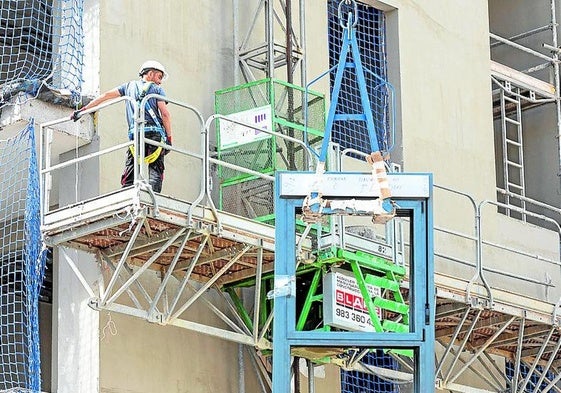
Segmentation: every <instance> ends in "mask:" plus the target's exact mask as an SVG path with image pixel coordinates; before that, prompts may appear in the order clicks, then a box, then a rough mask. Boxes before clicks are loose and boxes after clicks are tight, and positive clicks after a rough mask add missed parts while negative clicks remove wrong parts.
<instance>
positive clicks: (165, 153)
mask: <svg viewBox="0 0 561 393" xmlns="http://www.w3.org/2000/svg"><path fill="white" fill-rule="evenodd" d="M166 145H168V146H173V145H172V143H171V135H167V136H166ZM170 151H171V150H170V149H164V155H167V154H169V152H170Z"/></svg>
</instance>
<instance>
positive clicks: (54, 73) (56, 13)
mask: <svg viewBox="0 0 561 393" xmlns="http://www.w3.org/2000/svg"><path fill="white" fill-rule="evenodd" d="M82 17H83V0H58V1H54V0H33V1H21V0H17V1H15V0H0V56H1V59H2V60H1V61H0V93H1V94H2V95H1V97H0V108H1V107H3V106H5V105H8V104H21V103H22V102H25V101H26V100H29V99H31V98H35V97H36V96H37V95H38V94H39V92H40V90H41V87H43V86H44V87H47V88H49V89H55V90H58V91H59V92H61V93H63V94H65V95H68V96H69V97H70V99H75V100H78V98H79V96H80V91H81V86H82V66H83V54H84V53H83V52H84V49H83V47H84V45H83V43H84V37H83V28H82Z"/></svg>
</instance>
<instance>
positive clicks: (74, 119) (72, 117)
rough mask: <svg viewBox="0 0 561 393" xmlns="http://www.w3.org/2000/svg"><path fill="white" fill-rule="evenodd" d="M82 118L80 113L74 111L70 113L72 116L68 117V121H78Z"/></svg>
mask: <svg viewBox="0 0 561 393" xmlns="http://www.w3.org/2000/svg"><path fill="white" fill-rule="evenodd" d="M81 117H82V112H80V111H79V110H78V111H74V112H72V116H70V119H71V120H73V121H78V120H79V119H80V118H81Z"/></svg>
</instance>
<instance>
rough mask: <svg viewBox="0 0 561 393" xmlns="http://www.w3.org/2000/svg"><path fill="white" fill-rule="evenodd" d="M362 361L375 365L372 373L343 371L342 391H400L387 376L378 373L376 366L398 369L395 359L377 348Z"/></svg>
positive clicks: (342, 392) (382, 392) (371, 392)
mask: <svg viewBox="0 0 561 393" xmlns="http://www.w3.org/2000/svg"><path fill="white" fill-rule="evenodd" d="M362 363H363V364H365V365H367V366H373V368H372V370H373V372H372V373H363V372H359V371H344V370H342V371H341V393H398V392H399V386H398V385H397V384H396V383H394V382H392V381H390V380H388V379H385V378H382V377H380V376H379V375H376V372H375V371H374V370H375V368H374V367H379V368H384V369H390V370H397V368H398V364H397V362H396V360H395V359H393V358H392V357H391V356H389V355H387V354H385V353H384V352H383V351H382V350H375V351H372V352H369V353H368V354H366V356H365V357H364V358H363V359H362Z"/></svg>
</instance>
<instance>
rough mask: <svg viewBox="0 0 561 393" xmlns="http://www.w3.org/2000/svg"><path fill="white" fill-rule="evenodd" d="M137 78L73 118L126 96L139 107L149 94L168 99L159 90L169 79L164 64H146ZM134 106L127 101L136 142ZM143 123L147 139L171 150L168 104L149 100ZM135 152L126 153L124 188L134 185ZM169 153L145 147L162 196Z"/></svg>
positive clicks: (152, 182) (152, 178)
mask: <svg viewBox="0 0 561 393" xmlns="http://www.w3.org/2000/svg"><path fill="white" fill-rule="evenodd" d="M138 76H139V77H140V80H133V81H130V82H127V83H124V84H122V85H120V86H118V87H116V88H114V89H111V90H109V91H106V92H105V93H103V94H101V95H100V96H99V97H97V98H96V99H94V100H93V101H91V102H90V103H89V104H87V105H86V106H84V107H83V108H81V109H80V110H77V111H74V113H72V116H71V117H70V118H71V119H72V120H74V121H77V120H78V119H79V118H80V117H81V116H82V111H84V110H87V109H90V108H93V107H96V106H98V105H100V104H101V103H103V102H105V101H107V100H110V99H113V98H117V97H121V96H125V95H126V96H129V97H133V98H134V99H135V100H136V105H137V106H140V103H141V101H142V99H143V98H144V97H145V96H146V95H148V94H158V95H160V96H165V92H164V90H163V89H162V88H161V87H160V84H161V83H162V82H163V81H164V80H166V79H167V77H168V74H167V72H166V70H165V68H164V66H163V65H162V64H161V63H159V62H157V61H155V60H148V61H145V62H144V63H143V64H142V65H141V66H140V69H139V71H138ZM134 105H135V104H134V103H133V102H131V101H127V103H126V115H127V122H128V126H129V132H128V137H129V140H133V137H134V135H133V130H134V123H135V119H134V109H135V108H134ZM138 109H139V112H138V113H140V107H139V108H138ZM144 120H145V126H144V132H145V133H144V136H145V138H147V139H151V140H154V141H158V142H162V143H166V144H168V145H170V146H171V136H172V134H171V115H170V113H169V111H168V109H167V107H166V101H164V100H162V99H159V98H156V97H153V98H149V99H148V100H147V101H146V106H145V115H144ZM133 152H134V148H133V147H132V146H131V148H130V149H128V150H127V157H126V161H125V170H124V172H123V175H122V176H121V186H122V187H127V186H130V185H132V184H133V180H134V178H133V177H134V158H133ZM167 152H169V150H162V148H161V147H158V146H153V145H150V144H145V162H146V163H148V173H149V183H150V185H151V186H152V190H153V191H155V192H160V191H161V190H162V182H163V179H164V155H165V154H166V153H167Z"/></svg>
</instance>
